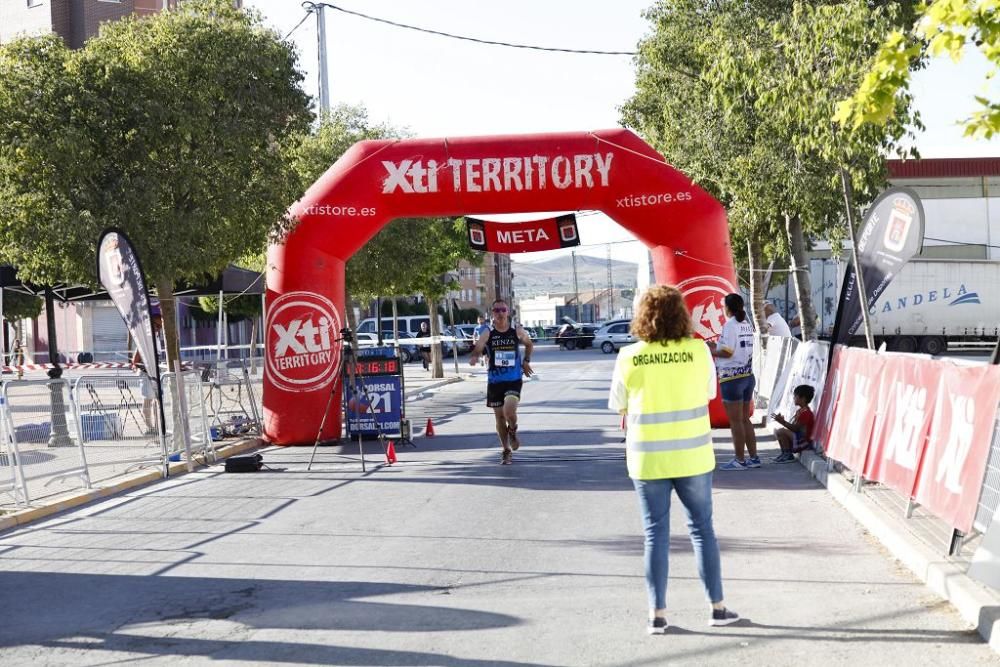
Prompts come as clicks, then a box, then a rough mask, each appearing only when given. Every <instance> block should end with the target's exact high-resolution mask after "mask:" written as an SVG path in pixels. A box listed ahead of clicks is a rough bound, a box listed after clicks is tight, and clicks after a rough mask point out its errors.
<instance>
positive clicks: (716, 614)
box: [708, 609, 740, 625]
mask: <svg viewBox="0 0 1000 667" xmlns="http://www.w3.org/2000/svg"><path fill="white" fill-rule="evenodd" d="M738 620H740V615H739V614H737V613H736V612H735V611H731V610H729V609H713V610H712V618H711V619H709V621H708V624H709V625H729V624H730V623H735V622H736V621H738Z"/></svg>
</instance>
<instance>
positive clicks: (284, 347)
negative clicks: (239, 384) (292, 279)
mask: <svg viewBox="0 0 1000 667" xmlns="http://www.w3.org/2000/svg"><path fill="white" fill-rule="evenodd" d="M340 328H341V319H340V314H339V313H338V312H337V309H336V308H334V306H333V303H331V302H330V300H329V299H327V298H326V297H323V296H320V295H319V294H315V293H313V292H288V293H287V294H283V295H281V296H280V297H278V298H277V299H275V300H274V303H273V304H269V307H268V311H267V327H266V335H267V339H266V341H265V354H266V368H267V373H268V376H269V378H270V380H271V382H273V383H274V384H275V385H276V386H278V387H280V388H281V389H284V390H285V391H293V392H304V391H313V390H315V389H319V388H320V387H323V386H324V385H327V384H329V382H330V381H331V380H332V379H334V377H335V376H336V373H337V370H338V367H339V366H340V354H341V344H340Z"/></svg>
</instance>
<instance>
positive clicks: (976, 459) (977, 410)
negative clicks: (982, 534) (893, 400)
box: [914, 362, 1000, 532]
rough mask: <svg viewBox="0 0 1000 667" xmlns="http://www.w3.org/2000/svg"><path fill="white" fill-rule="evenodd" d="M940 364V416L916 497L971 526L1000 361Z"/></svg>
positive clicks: (998, 392) (999, 397) (998, 396)
mask: <svg viewBox="0 0 1000 667" xmlns="http://www.w3.org/2000/svg"><path fill="white" fill-rule="evenodd" d="M938 364H939V365H940V366H941V371H940V381H939V384H938V389H937V395H936V400H935V401H934V417H933V421H932V423H931V427H930V436H929V437H928V439H927V447H926V450H925V451H924V456H923V459H922V460H921V463H920V469H919V472H918V476H917V484H916V490H915V492H914V498H915V499H916V501H917V502H919V503H920V504H921V505H923V506H924V507H926V508H927V509H928V511H930V512H932V513H934V514H935V515H936V516H938V517H940V518H942V519H944V520H945V521H947V522H948V523H949V525H951V526H953V527H955V528H957V529H958V530H961V531H964V532H969V530H970V529H971V528H972V521H973V519H974V518H975V515H976V504H977V502H978V501H979V492H980V489H981V486H982V482H983V474H984V471H985V468H986V460H987V457H988V456H989V448H990V440H991V438H992V436H993V427H994V423H995V421H996V409H997V403H998V401H1000V366H972V367H963V366H955V365H952V364H945V363H942V362H938Z"/></svg>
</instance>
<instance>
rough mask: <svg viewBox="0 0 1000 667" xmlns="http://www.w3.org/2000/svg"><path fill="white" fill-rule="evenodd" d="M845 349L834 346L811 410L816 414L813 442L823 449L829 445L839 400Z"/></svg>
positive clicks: (840, 346) (841, 346)
mask: <svg viewBox="0 0 1000 667" xmlns="http://www.w3.org/2000/svg"><path fill="white" fill-rule="evenodd" d="M846 349H847V348H845V347H844V346H843V345H835V346H834V348H833V355H832V358H831V360H830V365H829V367H828V368H827V371H826V382H824V383H823V384H824V386H823V395H822V397H821V399H820V400H819V401H816V408H815V409H814V411H813V412H814V413H815V415H816V423H815V424H814V425H813V443H814V444H815V445H816V446H817V447H818V448H819V449H821V450H824V451H826V450H827V449H828V446H829V442H830V430H831V429H832V427H833V420H834V418H835V417H836V409H837V403H838V401H839V400H840V388H841V387H842V386H843V378H844V366H845V363H846V361H845V360H846V353H845V350H846Z"/></svg>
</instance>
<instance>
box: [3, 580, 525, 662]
mask: <svg viewBox="0 0 1000 667" xmlns="http://www.w3.org/2000/svg"><path fill="white" fill-rule="evenodd" d="M447 593H448V591H447V589H446V588H437V587H432V586H418V585H409V584H398V583H376V582H366V581H361V582H329V581H286V580H249V579H221V578H206V577H163V576H120V575H94V574H61V573H52V572H46V573H40V572H37V573H36V572H0V606H2V607H3V608H4V609H8V610H13V609H16V610H17V613H13V614H5V615H4V616H5V618H4V622H3V623H2V624H0V647H14V646H19V645H25V644H41V645H44V646H49V647H53V648H63V649H68V648H80V649H81V650H83V649H86V650H88V651H93V650H95V649H104V650H109V651H126V652H133V653H141V654H150V655H168V654H169V655H181V656H185V655H186V656H206V657H207V656H211V657H212V658H213V659H217V660H227V659H232V660H237V659H253V660H256V661H263V662H288V661H295V662H309V663H313V664H345V665H355V664H365V665H368V664H378V665H412V664H435V665H453V664H454V665H457V664H471V665H478V664H486V663H485V662H480V661H477V660H472V661H469V660H461V661H460V660H458V659H456V658H451V657H448V656H444V655H437V654H430V653H412V652H408V651H382V650H378V649H356V648H348V647H337V646H328V645H327V646H321V645H315V644H300V643H294V642H254V641H246V642H244V641H235V640H225V639H220V640H205V639H196V638H190V637H184V638H183V639H180V638H178V639H171V638H168V637H144V636H137V635H133V634H131V633H130V632H129V629H130V628H135V629H139V628H140V627H141V626H142V625H143V624H156V625H158V626H167V627H169V626H171V625H178V626H184V625H185V624H188V623H191V622H196V621H199V620H226V621H231V622H233V623H238V624H240V625H243V626H246V627H249V628H254V629H289V630H345V631H361V632H364V631H371V632H398V633H406V632H442V631H443V632H466V631H476V630H487V629H492V628H504V627H510V626H515V625H519V624H520V623H521V620H520V619H518V618H515V617H513V616H508V615H504V614H496V613H489V612H482V611H476V610H473V609H462V608H456V607H452V606H435V605H431V604H412V603H410V604H407V603H399V602H389V601H378V600H377V599H373V598H379V597H384V596H394V595H417V596H419V595H434V594H440V595H446V594H447ZM98 600H99V601H100V604H97V603H96V601H98ZM490 664H500V665H505V664H506V665H523V664H525V663H520V662H516V663H515V662H491V663H490Z"/></svg>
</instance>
